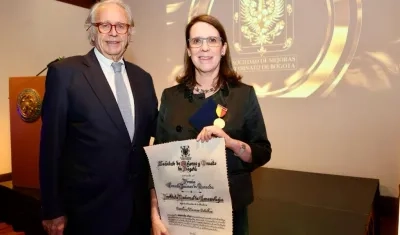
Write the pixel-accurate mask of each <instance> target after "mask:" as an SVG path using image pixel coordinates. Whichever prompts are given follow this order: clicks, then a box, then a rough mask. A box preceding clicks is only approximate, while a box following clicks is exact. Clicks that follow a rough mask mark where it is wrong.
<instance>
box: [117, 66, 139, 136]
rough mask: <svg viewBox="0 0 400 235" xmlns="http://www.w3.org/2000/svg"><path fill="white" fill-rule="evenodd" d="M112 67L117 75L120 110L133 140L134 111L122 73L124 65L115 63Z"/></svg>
mask: <svg viewBox="0 0 400 235" xmlns="http://www.w3.org/2000/svg"><path fill="white" fill-rule="evenodd" d="M111 66H112V67H113V69H114V73H115V90H116V93H117V103H118V106H119V110H120V111H121V114H122V117H123V118H124V122H125V126H126V128H127V129H128V132H129V136H130V137H131V140H132V136H133V132H134V128H135V126H134V123H133V117H132V109H131V103H130V102H129V95H128V90H127V87H126V86H125V82H124V79H123V77H122V73H121V66H122V63H120V62H113V63H112V64H111Z"/></svg>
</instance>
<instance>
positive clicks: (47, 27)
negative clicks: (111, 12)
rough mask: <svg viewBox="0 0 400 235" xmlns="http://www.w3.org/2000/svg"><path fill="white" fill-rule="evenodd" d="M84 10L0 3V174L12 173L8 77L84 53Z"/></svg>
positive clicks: (35, 0)
mask: <svg viewBox="0 0 400 235" xmlns="http://www.w3.org/2000/svg"><path fill="white" fill-rule="evenodd" d="M87 13H88V10H87V9H83V8H78V7H74V6H71V5H68V4H65V3H60V2H57V1H54V0H29V1H26V0H2V1H1V2H0V22H3V27H2V29H1V43H0V51H1V55H0V78H1V79H0V109H1V110H2V111H1V112H0V130H1V132H0V174H4V173H9V172H11V153H10V152H11V150H10V149H11V147H10V120H9V103H8V78H9V77H14V76H34V75H36V74H37V73H38V72H39V71H41V70H42V69H43V68H44V67H45V66H46V65H47V64H48V63H49V62H50V61H52V60H54V59H55V58H57V57H59V56H71V55H75V54H83V53H86V52H87V51H88V50H89V49H90V45H89V43H88V42H87V41H86V34H85V33H86V32H85V30H84V28H83V23H84V21H85V18H86V16H87ZM45 74H46V73H43V74H42V75H45ZM32 167H35V166H32Z"/></svg>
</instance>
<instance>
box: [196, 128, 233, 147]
mask: <svg viewBox="0 0 400 235" xmlns="http://www.w3.org/2000/svg"><path fill="white" fill-rule="evenodd" d="M213 137H221V138H224V139H225V145H226V147H228V148H229V146H230V144H231V142H232V138H231V137H230V136H229V135H228V134H226V133H225V131H223V130H222V129H221V128H219V127H217V126H206V127H204V128H203V130H201V132H200V133H199V134H198V135H197V138H196V139H197V141H201V142H208V141H209V140H210V139H211V138H213Z"/></svg>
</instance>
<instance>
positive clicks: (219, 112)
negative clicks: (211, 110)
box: [214, 104, 228, 129]
mask: <svg viewBox="0 0 400 235" xmlns="http://www.w3.org/2000/svg"><path fill="white" fill-rule="evenodd" d="M227 111H228V109H227V108H225V107H224V106H222V105H220V104H219V105H218V106H217V108H216V110H215V112H216V113H217V116H218V118H217V119H215V120H214V126H217V127H219V128H221V129H222V128H224V127H225V121H224V120H223V119H222V117H224V116H225V114H226V112H227Z"/></svg>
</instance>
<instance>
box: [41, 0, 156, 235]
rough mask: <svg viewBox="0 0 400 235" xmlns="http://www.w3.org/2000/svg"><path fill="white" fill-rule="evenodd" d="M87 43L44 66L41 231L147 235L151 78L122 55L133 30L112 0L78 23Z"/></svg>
mask: <svg viewBox="0 0 400 235" xmlns="http://www.w3.org/2000/svg"><path fill="white" fill-rule="evenodd" d="M86 26H87V30H88V35H89V40H90V43H91V44H92V45H93V46H94V48H93V49H92V50H91V51H90V52H89V53H88V54H86V55H84V56H74V57H70V58H67V59H64V60H62V61H60V62H57V63H55V64H53V65H51V66H50V67H49V71H48V74H47V78H46V91H45V95H44V99H43V115H42V122H43V123H42V131H41V143H40V163H39V168H40V186H41V194H42V208H43V219H44V220H43V225H44V228H45V229H46V231H47V232H48V233H49V234H74V235H79V234H84V235H91V234H93V235H94V234H95V235H101V234H107V235H111V234H112V235H118V234H130V235H136V234H137V235H145V234H149V233H150V202H149V198H150V195H149V190H148V179H149V165H148V161H147V159H146V155H145V152H144V150H143V146H146V145H148V144H149V141H150V137H151V134H152V133H153V132H154V130H153V128H154V126H155V123H154V121H155V119H156V116H157V106H158V104H157V98H156V95H155V90H154V86H153V81H152V78H151V76H150V75H149V74H148V73H147V72H146V71H144V70H143V69H141V68H139V67H138V66H136V65H134V64H132V63H129V62H127V61H125V60H124V59H123V54H124V52H125V50H126V48H127V46H128V43H129V41H130V36H131V32H132V27H133V20H132V14H131V11H130V9H129V7H128V6H127V5H126V4H124V3H123V2H122V1H120V0H105V1H101V2H98V3H96V4H95V5H94V6H93V7H92V8H91V10H90V13H89V16H88V18H87V20H86Z"/></svg>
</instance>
